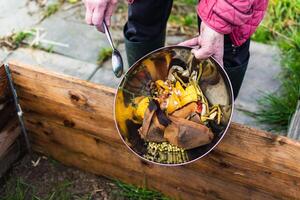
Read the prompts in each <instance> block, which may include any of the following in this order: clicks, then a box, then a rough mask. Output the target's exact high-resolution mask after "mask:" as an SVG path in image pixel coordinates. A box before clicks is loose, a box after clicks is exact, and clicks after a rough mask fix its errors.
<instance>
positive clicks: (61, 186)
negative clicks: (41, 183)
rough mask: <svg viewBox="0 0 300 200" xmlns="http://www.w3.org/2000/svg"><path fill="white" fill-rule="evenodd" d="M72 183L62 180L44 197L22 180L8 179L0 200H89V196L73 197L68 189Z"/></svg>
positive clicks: (90, 197)
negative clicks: (3, 194)
mask: <svg viewBox="0 0 300 200" xmlns="http://www.w3.org/2000/svg"><path fill="white" fill-rule="evenodd" d="M72 185H73V184H72V182H70V181H67V180H64V181H62V182H59V183H57V186H56V187H54V188H52V190H51V192H49V193H48V194H46V195H44V196H40V195H38V194H37V193H36V189H35V186H33V185H31V184H29V183H26V182H25V181H24V180H23V179H22V178H16V179H10V180H9V181H8V183H7V184H6V188H5V196H2V197H0V200H25V199H26V200H71V199H77V200H91V199H92V196H91V195H85V196H77V195H73V194H72V193H71V192H70V191H69V188H70V187H71V186H72Z"/></svg>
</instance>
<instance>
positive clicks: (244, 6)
mask: <svg viewBox="0 0 300 200" xmlns="http://www.w3.org/2000/svg"><path fill="white" fill-rule="evenodd" d="M253 2H254V0H201V1H200V3H199V5H198V8H197V12H198V15H199V17H200V18H201V19H202V20H203V21H204V22H205V23H206V24H207V25H208V26H209V27H211V28H212V29H214V30H215V31H217V32H219V33H223V34H229V33H231V32H232V28H233V27H234V26H241V25H243V24H245V23H246V22H247V21H249V20H250V19H251V17H252V15H253Z"/></svg>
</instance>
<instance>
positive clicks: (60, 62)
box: [5, 48, 97, 79]
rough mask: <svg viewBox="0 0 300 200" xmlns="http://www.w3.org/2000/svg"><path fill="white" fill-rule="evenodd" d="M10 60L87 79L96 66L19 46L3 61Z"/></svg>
mask: <svg viewBox="0 0 300 200" xmlns="http://www.w3.org/2000/svg"><path fill="white" fill-rule="evenodd" d="M10 60H16V61H18V62H22V63H24V64H30V65H34V66H38V67H43V68H46V69H48V70H51V71H54V72H57V73H62V74H66V75H70V76H75V77H78V78H81V79H87V78H88V77H89V76H90V75H91V74H92V72H93V71H94V69H95V68H96V67H97V66H96V65H95V64H92V63H87V62H83V61H80V60H76V59H72V58H68V57H66V56H62V55H58V54H53V53H48V52H45V51H41V50H36V49H29V48H19V49H18V50H16V51H14V52H13V53H12V54H11V55H9V56H8V58H7V59H6V60H5V62H8V61H10Z"/></svg>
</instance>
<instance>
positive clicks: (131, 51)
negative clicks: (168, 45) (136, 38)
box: [125, 33, 165, 67]
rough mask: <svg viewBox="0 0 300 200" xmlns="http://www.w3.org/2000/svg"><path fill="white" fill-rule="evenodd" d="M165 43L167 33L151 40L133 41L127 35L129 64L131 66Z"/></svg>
mask: <svg viewBox="0 0 300 200" xmlns="http://www.w3.org/2000/svg"><path fill="white" fill-rule="evenodd" d="M164 44H165V33H162V34H161V35H159V36H158V37H156V38H154V39H153V40H149V41H142V42H132V41H129V40H128V39H127V38H126V36H125V49H126V55H127V60H128V66H129V67H131V66H132V65H133V64H134V63H135V62H136V61H137V60H138V59H140V58H141V57H143V56H144V55H146V54H148V53H149V52H151V51H153V50H155V49H158V48H160V47H163V46H164Z"/></svg>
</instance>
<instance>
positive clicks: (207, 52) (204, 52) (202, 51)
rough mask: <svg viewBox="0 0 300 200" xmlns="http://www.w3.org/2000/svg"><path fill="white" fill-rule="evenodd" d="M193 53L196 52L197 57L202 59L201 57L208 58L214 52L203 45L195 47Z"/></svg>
mask: <svg viewBox="0 0 300 200" xmlns="http://www.w3.org/2000/svg"><path fill="white" fill-rule="evenodd" d="M192 54H194V56H195V58H197V59H199V60H201V59H206V58H208V57H210V56H212V55H213V52H212V51H210V50H209V49H207V48H205V47H202V48H199V49H193V50H192Z"/></svg>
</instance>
